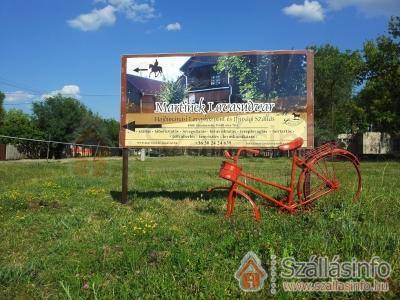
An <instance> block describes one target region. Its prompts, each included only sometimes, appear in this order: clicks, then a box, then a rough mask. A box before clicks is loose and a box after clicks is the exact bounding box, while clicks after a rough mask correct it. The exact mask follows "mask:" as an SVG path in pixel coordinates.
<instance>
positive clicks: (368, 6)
mask: <svg viewBox="0 0 400 300" xmlns="http://www.w3.org/2000/svg"><path fill="white" fill-rule="evenodd" d="M326 2H327V3H328V7H329V9H331V10H341V9H343V8H346V7H349V6H353V7H355V8H356V9H357V10H358V11H360V12H362V13H364V14H365V15H368V16H377V15H384V16H391V15H398V14H400V1H399V0H326Z"/></svg>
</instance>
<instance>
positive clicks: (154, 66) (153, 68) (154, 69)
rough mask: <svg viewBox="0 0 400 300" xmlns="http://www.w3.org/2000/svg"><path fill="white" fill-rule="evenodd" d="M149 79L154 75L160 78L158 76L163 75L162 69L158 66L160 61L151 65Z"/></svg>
mask: <svg viewBox="0 0 400 300" xmlns="http://www.w3.org/2000/svg"><path fill="white" fill-rule="evenodd" d="M149 70H150V73H149V78H150V76H151V74H152V73H154V77H158V75H161V74H162V72H163V71H162V67H161V66H159V65H158V60H157V59H156V61H155V62H154V64H149Z"/></svg>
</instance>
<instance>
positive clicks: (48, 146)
mask: <svg viewBox="0 0 400 300" xmlns="http://www.w3.org/2000/svg"><path fill="white" fill-rule="evenodd" d="M50 139H51V135H50V134H49V141H48V143H47V162H49V154H50Z"/></svg>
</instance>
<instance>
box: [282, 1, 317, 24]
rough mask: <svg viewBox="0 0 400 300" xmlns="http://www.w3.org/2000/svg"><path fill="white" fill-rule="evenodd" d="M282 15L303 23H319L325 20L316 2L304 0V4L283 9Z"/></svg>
mask: <svg viewBox="0 0 400 300" xmlns="http://www.w3.org/2000/svg"><path fill="white" fill-rule="evenodd" d="M283 13H284V14H286V15H288V16H293V17H297V18H299V19H300V21H303V22H321V21H323V20H324V19H325V15H324V10H323V8H322V6H321V4H320V3H319V2H318V1H308V0H305V1H304V4H295V3H294V4H292V5H289V6H287V7H285V8H283Z"/></svg>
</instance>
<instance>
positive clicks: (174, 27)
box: [165, 22, 182, 31]
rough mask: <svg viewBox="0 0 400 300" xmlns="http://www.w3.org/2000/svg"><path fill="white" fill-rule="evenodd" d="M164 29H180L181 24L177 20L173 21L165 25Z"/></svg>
mask: <svg viewBox="0 0 400 300" xmlns="http://www.w3.org/2000/svg"><path fill="white" fill-rule="evenodd" d="M165 29H166V30H168V31H180V30H181V29H182V26H181V24H180V23H179V22H175V23H170V24H168V25H167V26H165Z"/></svg>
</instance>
